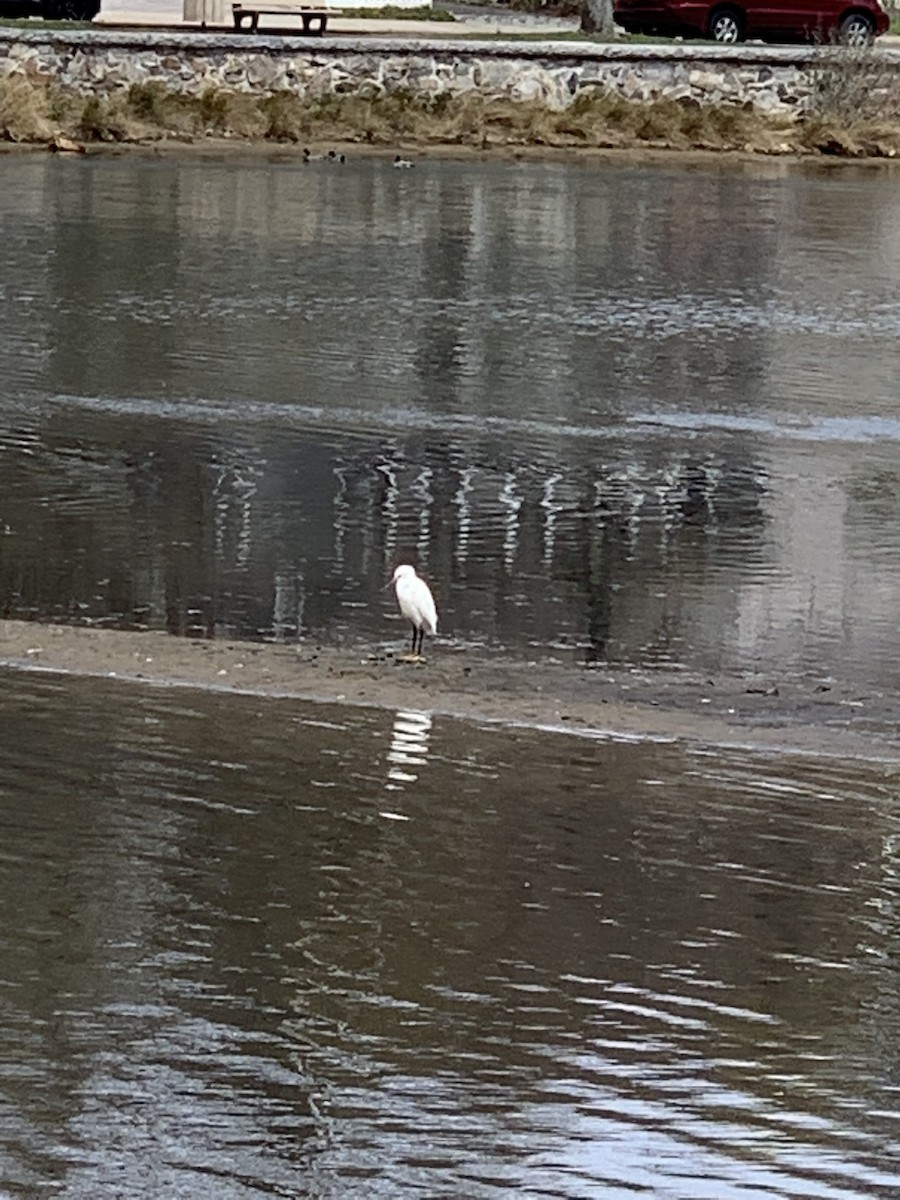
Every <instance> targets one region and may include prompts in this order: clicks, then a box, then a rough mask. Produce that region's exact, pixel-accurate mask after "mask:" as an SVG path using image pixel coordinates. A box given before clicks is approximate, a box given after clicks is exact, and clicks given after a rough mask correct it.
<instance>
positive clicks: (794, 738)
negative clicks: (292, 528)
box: [0, 620, 900, 761]
mask: <svg viewBox="0 0 900 1200" xmlns="http://www.w3.org/2000/svg"><path fill="white" fill-rule="evenodd" d="M401 653H402V651H401V650H400V649H399V647H398V649H397V650H396V651H394V652H392V651H384V650H382V649H380V648H379V649H377V650H372V649H370V648H368V647H366V646H364V645H363V646H350V647H340V648H339V647H334V646H327V645H320V644H316V643H314V642H304V643H302V644H299V645H293V646H288V645H272V644H268V643H257V642H240V641H201V640H189V639H184V638H175V637H171V636H169V635H168V634H165V633H159V632H127V631H119V630H105V629H104V630H100V629H96V628H83V627H75V626H63V625H44V624H39V623H33V622H28V621H12V620H6V621H0V667H3V668H4V669H6V670H43V671H52V672H59V673H66V674H72V675H78V676H88V677H91V676H92V677H98V678H100V677H102V678H104V679H116V680H119V681H121V682H123V683H125V684H129V685H131V686H135V685H144V686H148V685H154V686H182V687H191V688H200V689H211V688H212V689H216V690H217V691H220V692H235V693H239V694H242V695H258V696H263V697H282V698H293V699H297V700H302V701H317V702H327V703H339V704H348V705H356V706H360V705H362V706H366V707H376V708H385V709H420V710H425V711H428V712H431V713H434V714H436V715H445V716H453V717H462V718H465V719H469V720H474V721H476V722H479V723H505V724H515V725H525V726H532V727H535V728H545V729H557V730H560V731H566V732H569V733H579V734H582V735H592V736H610V737H613V736H614V737H625V738H639V739H658V740H675V741H684V742H692V743H702V744H711V745H724V746H735V747H737V746H745V747H752V748H758V749H767V750H773V751H776V750H790V751H796V752H801V753H804V754H813V755H838V756H841V757H863V758H874V759H884V760H887V761H900V736H898V731H897V716H898V712H900V706H898V705H897V703H896V702H895V700H894V698H893V697H888V696H884V695H882V694H880V693H875V692H865V693H864V692H861V691H859V690H858V689H854V688H852V687H847V686H842V685H841V684H840V683H837V682H834V683H831V682H815V681H812V682H810V681H806V680H796V681H784V680H777V681H774V680H765V679H756V678H750V677H724V676H723V677H718V678H712V677H701V676H696V675H691V674H690V673H688V672H686V671H671V672H669V671H663V670H660V669H653V670H650V669H647V670H642V669H635V668H632V669H622V668H620V669H609V668H607V667H604V666H601V667H597V668H590V669H586V668H584V667H579V666H578V665H575V664H571V665H567V664H559V663H542V662H527V661H525V660H521V659H516V658H514V657H510V656H508V655H506V654H499V653H492V652H490V651H482V650H473V649H471V648H463V647H458V646H454V645H453V644H451V643H438V644H436V645H434V646H432V647H431V652H430V654H429V656H428V661H427V662H426V663H425V664H423V665H418V666H417V665H411V664H408V663H404V662H403V661H402V660H401V659H400V657H399V655H400V654H401Z"/></svg>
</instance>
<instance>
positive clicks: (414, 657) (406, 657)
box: [400, 654, 425, 663]
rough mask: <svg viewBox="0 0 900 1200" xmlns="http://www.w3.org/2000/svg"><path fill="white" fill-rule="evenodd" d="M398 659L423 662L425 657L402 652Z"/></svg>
mask: <svg viewBox="0 0 900 1200" xmlns="http://www.w3.org/2000/svg"><path fill="white" fill-rule="evenodd" d="M400 661H401V662H408V663H423V662H424V661H425V659H424V658H423V657H422V655H421V654H404V655H403V657H402V658H401V659H400Z"/></svg>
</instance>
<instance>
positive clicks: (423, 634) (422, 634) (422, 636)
mask: <svg viewBox="0 0 900 1200" xmlns="http://www.w3.org/2000/svg"><path fill="white" fill-rule="evenodd" d="M424 637H425V630H424V629H420V630H419V648H418V650H417V651H416V654H418V656H419V658H421V657H422V641H423V639H424Z"/></svg>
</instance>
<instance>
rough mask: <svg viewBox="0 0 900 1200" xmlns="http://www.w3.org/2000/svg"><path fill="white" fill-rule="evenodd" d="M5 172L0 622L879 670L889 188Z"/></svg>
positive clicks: (875, 179)
mask: <svg viewBox="0 0 900 1200" xmlns="http://www.w3.org/2000/svg"><path fill="white" fill-rule="evenodd" d="M0 174H2V177H3V187H2V188H0V221H2V229H3V234H4V263H3V266H2V269H0V330H2V335H0V450H2V458H0V463H2V478H3V489H2V505H0V509H2V511H0V533H2V534H3V535H4V536H0V602H2V605H3V607H4V608H5V610H6V611H7V612H8V613H12V614H17V615H21V614H32V615H37V616H43V617H52V618H55V619H64V620H69V619H77V620H92V621H98V622H110V623H114V624H122V623H125V624H133V625H135V624H136V625H150V626H154V627H161V628H169V629H171V630H172V631H173V632H182V633H184V632H192V633H201V634H208V633H215V634H233V633H236V634H240V635H244V636H261V637H266V638H276V639H293V638H296V637H297V636H314V637H327V638H338V637H340V638H350V639H354V638H360V637H365V638H367V639H371V638H372V637H379V636H381V637H384V636H389V635H390V634H391V633H392V632H393V630H394V629H396V632H397V636H400V630H399V627H397V626H394V627H392V626H390V625H389V624H388V623H387V615H388V614H389V613H390V612H391V602H390V599H389V597H388V596H387V595H386V594H385V593H384V592H383V591H382V587H383V583H384V580H385V578H386V577H387V575H388V574H389V571H390V568H391V566H392V565H393V564H394V562H395V561H396V560H397V559H398V558H399V557H411V558H413V559H414V560H415V561H417V562H418V563H419V564H420V565H421V566H422V567H424V568H425V569H427V571H429V572H430V574H431V576H432V577H433V579H434V580H435V582H436V585H437V588H438V590H439V594H440V606H441V610H442V613H443V618H444V619H443V625H444V629H445V630H446V631H447V632H448V633H450V634H451V635H452V636H453V637H454V638H456V639H458V640H460V641H461V642H479V641H480V642H489V643H492V644H501V645H508V646H512V647H515V648H518V649H519V650H528V651H530V652H531V651H538V652H556V653H560V652H568V653H571V654H573V655H574V656H575V657H576V658H578V659H581V660H584V659H586V660H588V661H606V660H609V661H612V662H623V661H624V662H630V661H643V662H655V663H674V664H682V663H686V664H689V665H692V666H697V667H702V668H703V669H709V670H715V669H748V668H749V669H759V670H763V671H772V670H778V669H782V668H785V667H786V668H790V669H793V670H795V671H800V672H803V673H809V674H815V675H823V674H828V673H830V672H834V673H842V674H844V675H847V676H851V677H853V676H858V677H859V678H860V679H865V680H867V681H868V682H872V683H885V682H890V680H891V679H892V674H891V672H892V668H891V666H890V663H891V661H892V658H893V655H892V654H891V653H890V652H886V651H889V648H892V647H895V645H896V641H897V635H896V612H897V609H898V603H900V534H898V529H900V523H898V521H897V517H898V514H900V472H898V468H897V453H896V451H897V443H898V439H900V421H898V419H897V416H896V402H895V397H896V379H897V375H898V367H900V351H898V349H897V347H898V344H900V343H898V339H897V336H896V335H897V334H898V333H900V302H898V300H897V281H898V276H900V254H898V239H900V234H898V232H897V230H898V228H900V225H898V221H897V219H896V217H897V204H898V201H897V191H896V187H895V186H894V182H895V181H894V180H893V177H892V176H890V175H879V174H875V173H872V172H865V173H862V174H854V173H851V172H849V171H844V172H841V173H839V174H835V175H828V174H809V173H803V172H802V171H800V170H797V169H791V168H788V167H783V166H781V165H775V166H771V167H764V168H753V169H751V168H747V169H745V170H741V169H733V170H728V171H725V170H716V169H710V170H703V171H701V170H685V169H672V170H663V169H655V170H636V169H624V168H614V167H604V168H597V167H594V168H591V169H580V168H573V167H564V166H548V167H539V166H527V167H525V166H512V165H500V164H494V165H491V164H474V163H467V164H437V163H427V164H423V165H422V166H421V167H420V168H417V169H416V171H414V172H393V171H391V170H390V169H387V168H385V166H384V165H383V164H381V163H380V162H368V161H359V162H352V161H351V162H350V163H348V164H347V165H346V166H345V168H344V169H342V170H334V169H330V170H329V169H325V168H322V169H318V168H302V167H299V166H297V165H296V163H295V162H289V161H285V162H281V163H276V162H266V161H263V160H254V161H234V160H228V161H223V162H215V161H203V162H199V163H198V162H193V163H191V162H180V163H179V162H172V161H153V160H144V161H139V160H136V159H127V160H115V159H108V160H105V161H100V160H94V159H91V160H89V161H81V162H56V161H49V160H47V161H45V160H43V159H41V160H37V159H28V160H24V159H12V158H6V159H3V160H2V161H0Z"/></svg>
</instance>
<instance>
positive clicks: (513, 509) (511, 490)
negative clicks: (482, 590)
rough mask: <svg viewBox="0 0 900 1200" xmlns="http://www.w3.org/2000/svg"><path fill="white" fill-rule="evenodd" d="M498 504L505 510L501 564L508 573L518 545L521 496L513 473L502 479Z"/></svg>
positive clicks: (510, 472) (508, 473)
mask: <svg viewBox="0 0 900 1200" xmlns="http://www.w3.org/2000/svg"><path fill="white" fill-rule="evenodd" d="M500 503H501V504H502V505H503V507H504V508H505V509H506V517H505V518H504V521H503V563H504V566H505V567H506V569H507V570H508V571H510V570H512V565H513V562H514V561H515V557H516V548H517V546H518V544H519V509H520V508H521V507H522V496H521V494H520V493H519V491H518V489H517V487H516V476H515V472H514V471H509V472H507V474H506V476H505V478H504V481H503V487H502V489H501V491H500Z"/></svg>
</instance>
